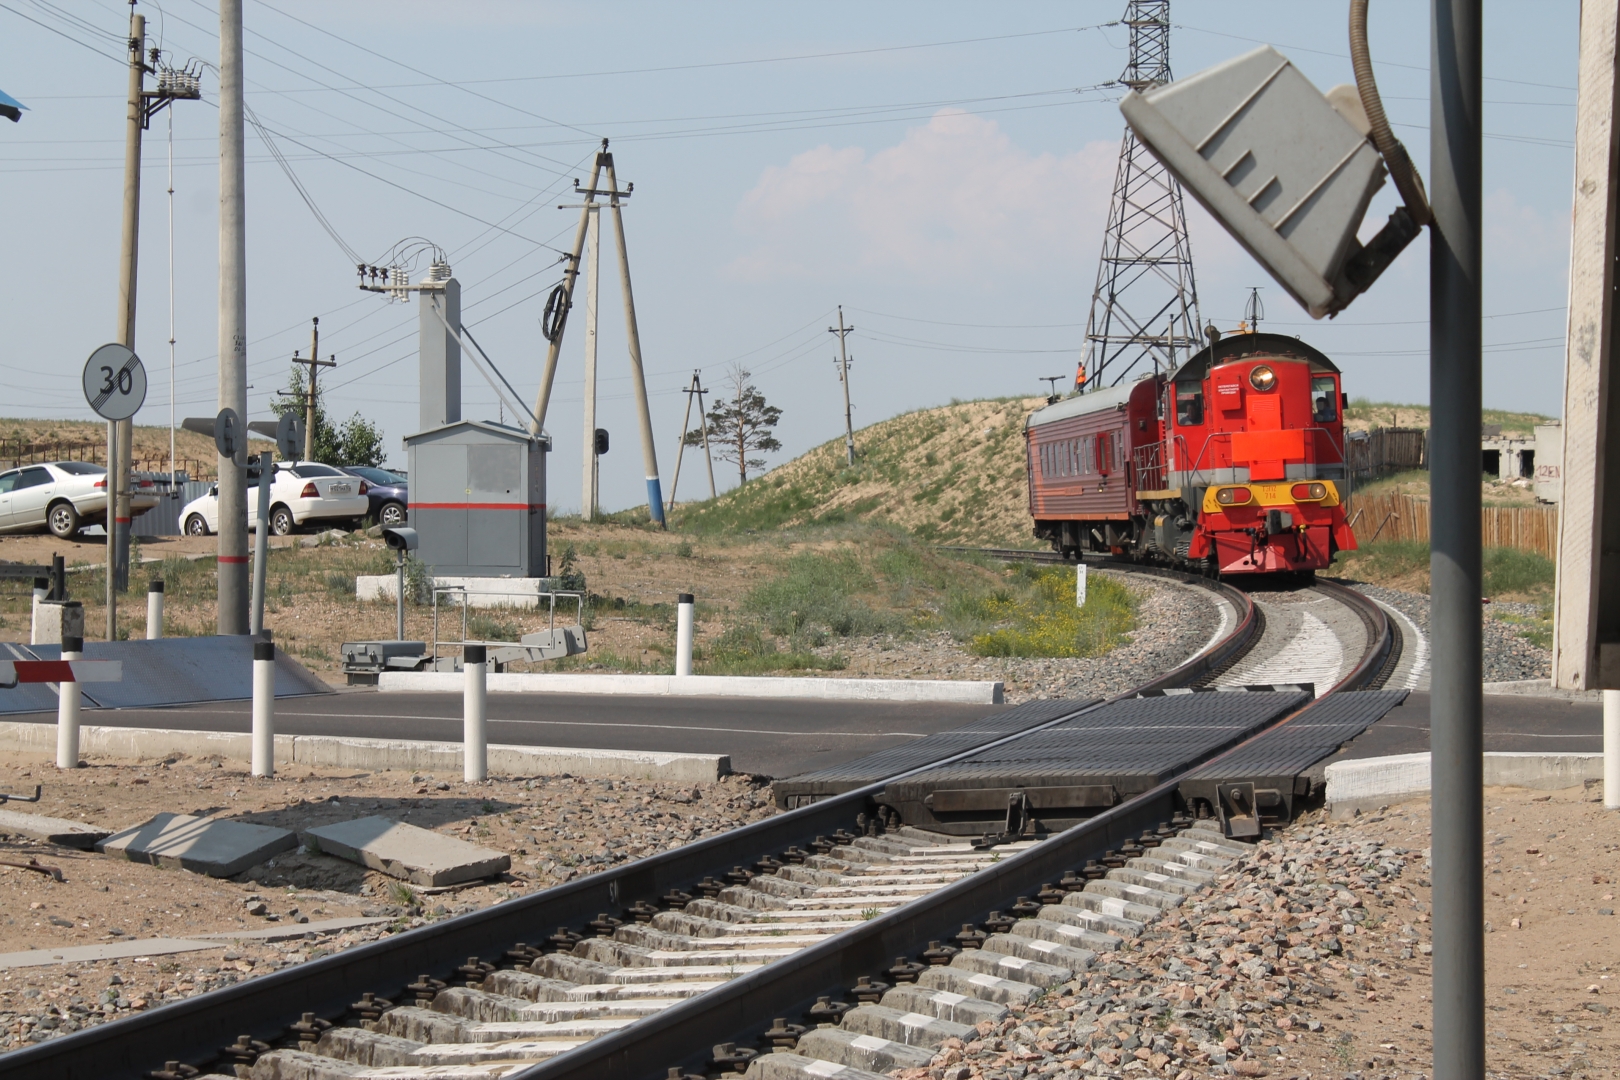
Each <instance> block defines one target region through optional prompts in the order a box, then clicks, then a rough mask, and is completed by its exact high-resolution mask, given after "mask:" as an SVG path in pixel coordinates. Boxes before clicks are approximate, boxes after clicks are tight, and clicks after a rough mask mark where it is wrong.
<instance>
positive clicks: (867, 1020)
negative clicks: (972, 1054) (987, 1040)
mask: <svg viewBox="0 0 1620 1080" xmlns="http://www.w3.org/2000/svg"><path fill="white" fill-rule="evenodd" d="M843 1028H844V1030H845V1031H853V1032H855V1033H856V1034H857V1035H876V1036H877V1037H878V1038H880V1039H888V1040H890V1041H891V1042H898V1043H905V1044H906V1045H907V1046H938V1045H939V1044H940V1043H942V1042H944V1041H945V1040H946V1039H952V1038H955V1039H961V1040H963V1041H964V1042H965V1041H967V1040H968V1039H972V1038H974V1037H975V1036H976V1035H977V1034H978V1032H976V1031H974V1030H973V1028H972V1027H971V1026H969V1025H967V1024H956V1023H952V1022H951V1021H949V1020H941V1019H939V1018H938V1017H936V1016H929V1015H927V1014H925V1013H918V1012H905V1011H903V1010H901V1009H890V1008H888V1007H886V1006H883V1005H862V1006H860V1007H859V1008H856V1009H851V1010H850V1011H849V1012H847V1013H845V1014H844V1021H843Z"/></svg>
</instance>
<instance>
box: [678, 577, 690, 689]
mask: <svg viewBox="0 0 1620 1080" xmlns="http://www.w3.org/2000/svg"><path fill="white" fill-rule="evenodd" d="M692 608H693V597H692V594H691V593H689V592H683V593H680V594H678V595H677V596H676V597H675V674H676V675H690V674H692Z"/></svg>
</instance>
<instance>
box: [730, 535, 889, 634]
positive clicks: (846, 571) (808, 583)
mask: <svg viewBox="0 0 1620 1080" xmlns="http://www.w3.org/2000/svg"><path fill="white" fill-rule="evenodd" d="M872 584H873V583H872V579H871V577H870V575H869V574H867V572H866V571H865V569H864V568H863V567H862V566H861V564H860V563H859V562H858V561H857V560H856V558H855V556H854V555H852V554H850V553H847V552H845V553H840V554H836V555H827V554H820V553H817V552H803V553H801V554H798V555H795V556H793V557H792V558H790V559H789V560H788V561H787V564H786V565H785V566H784V567H783V568H782V572H781V574H779V575H778V576H777V577H776V578H774V579H772V580H770V581H767V582H764V583H763V584H761V585H757V586H755V587H754V588H753V589H752V590H751V591H750V592H749V593H748V595H747V596H746V597H745V598H744V599H743V610H745V611H748V612H751V613H752V614H755V615H758V616H759V617H760V618H761V619H762V620H763V621H764V624H765V627H766V628H767V629H769V630H770V631H771V633H773V634H776V635H778V636H780V637H791V636H794V635H797V634H799V633H801V632H803V631H805V630H806V629H807V628H808V629H814V628H820V629H825V630H827V631H829V632H831V633H833V634H836V635H838V636H839V637H849V636H850V635H851V634H875V633H882V632H884V631H886V630H894V629H898V628H900V627H901V626H903V620H900V619H897V618H895V617H894V616H892V615H888V614H884V613H880V612H878V611H875V610H873V608H872V607H871V605H869V604H868V603H867V602H866V600H865V599H864V598H862V597H861V596H859V595H857V594H860V593H867V594H870V592H871V589H872Z"/></svg>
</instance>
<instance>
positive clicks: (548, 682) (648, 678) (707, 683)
mask: <svg viewBox="0 0 1620 1080" xmlns="http://www.w3.org/2000/svg"><path fill="white" fill-rule="evenodd" d="M487 679H488V682H487V684H486V685H487V686H488V689H489V692H490V693H492V694H498V693H515V694H630V695H640V696H648V695H652V696H660V697H740V698H773V699H780V698H810V699H816V700H824V701H928V702H957V703H966V704H974V705H1000V704H1002V703H1003V701H1005V692H1004V688H1003V686H1002V684H1001V683H1000V682H992V681H970V680H955V679H825V678H808V677H793V676H776V675H682V676H675V675H609V674H602V675H577V674H574V673H572V672H504V673H501V674H498V675H490V676H487ZM463 682H464V676H463V675H462V674H461V673H460V672H454V671H389V672H384V673H383V674H382V675H381V676H379V677H378V679H377V689H378V690H380V691H382V692H384V693H398V692H403V691H436V692H440V693H446V692H456V691H459V690H460V689H461V688H462V685H463Z"/></svg>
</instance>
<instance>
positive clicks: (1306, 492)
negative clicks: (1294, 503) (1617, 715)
mask: <svg viewBox="0 0 1620 1080" xmlns="http://www.w3.org/2000/svg"><path fill="white" fill-rule="evenodd" d="M1290 494H1292V495H1293V496H1294V498H1296V499H1325V498H1327V485H1326V484H1295V485H1294V486H1293V488H1292V489H1291V490H1290Z"/></svg>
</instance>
